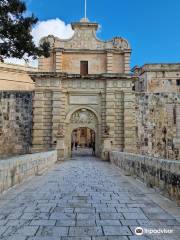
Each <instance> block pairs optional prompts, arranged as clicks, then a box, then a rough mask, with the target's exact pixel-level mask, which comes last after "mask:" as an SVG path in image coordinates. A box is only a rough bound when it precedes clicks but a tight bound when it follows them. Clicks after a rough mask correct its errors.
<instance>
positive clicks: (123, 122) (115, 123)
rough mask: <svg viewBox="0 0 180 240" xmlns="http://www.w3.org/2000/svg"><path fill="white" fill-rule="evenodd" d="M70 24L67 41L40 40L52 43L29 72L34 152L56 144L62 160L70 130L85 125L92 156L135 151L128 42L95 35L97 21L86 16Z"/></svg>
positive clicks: (68, 154)
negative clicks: (36, 67) (32, 89)
mask: <svg viewBox="0 0 180 240" xmlns="http://www.w3.org/2000/svg"><path fill="white" fill-rule="evenodd" d="M72 28H73V30H74V35H73V37H72V38H71V39H68V40H61V39H59V38H57V37H54V36H48V37H47V38H44V39H42V41H46V40H48V41H49V42H50V43H51V56H50V57H49V58H48V59H45V58H40V59H39V72H38V73H32V74H31V77H32V78H33V80H34V81H35V98H34V117H33V151H42V150H47V149H50V148H57V149H58V150H59V158H60V159H64V158H65V157H68V156H70V154H71V139H72V133H73V131H74V130H76V129H79V128H88V129H90V130H93V131H94V134H95V151H96V155H98V156H100V155H101V156H102V157H104V158H106V152H107V151H108V150H109V149H118V150H121V151H123V150H125V151H130V152H134V151H135V145H136V144H135V114H134V110H135V108H134V103H135V96H134V93H133V91H132V85H133V82H134V81H135V79H136V77H134V76H133V75H132V74H131V73H130V55H131V48H130V45H129V43H128V42H127V40H125V39H123V38H119V37H115V38H113V39H112V40H110V41H106V42H105V41H101V40H99V39H97V37H96V31H97V29H98V24H97V23H91V22H89V21H88V20H87V19H82V20H81V21H80V22H77V23H72ZM62 146H63V147H62ZM103 154H104V155H103Z"/></svg>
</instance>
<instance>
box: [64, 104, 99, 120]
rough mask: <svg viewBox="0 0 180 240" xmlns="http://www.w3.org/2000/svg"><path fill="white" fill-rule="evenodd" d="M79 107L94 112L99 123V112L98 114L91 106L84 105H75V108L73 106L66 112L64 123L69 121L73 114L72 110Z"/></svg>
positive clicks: (76, 109)
mask: <svg viewBox="0 0 180 240" xmlns="http://www.w3.org/2000/svg"><path fill="white" fill-rule="evenodd" d="M81 109H87V110H89V111H91V112H93V113H94V114H95V116H96V117H97V120H98V123H99V124H100V123H101V117H100V116H99V114H98V113H97V112H96V111H95V110H94V109H93V108H91V107H87V106H85V107H82V106H81V107H75V108H73V109H72V110H71V111H69V112H68V114H67V116H66V119H65V123H69V122H70V118H71V116H72V114H73V113H74V112H76V111H78V110H81Z"/></svg>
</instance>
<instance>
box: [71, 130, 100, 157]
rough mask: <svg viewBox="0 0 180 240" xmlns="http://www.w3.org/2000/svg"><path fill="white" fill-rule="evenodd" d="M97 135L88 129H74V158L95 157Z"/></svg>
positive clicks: (72, 137)
mask: <svg viewBox="0 0 180 240" xmlns="http://www.w3.org/2000/svg"><path fill="white" fill-rule="evenodd" d="M95 144H96V135H95V131H94V130H92V129H90V128H88V127H80V128H77V129H74V130H73V131H72V134H71V153H72V156H88V155H94V156H95V146H96V145H95Z"/></svg>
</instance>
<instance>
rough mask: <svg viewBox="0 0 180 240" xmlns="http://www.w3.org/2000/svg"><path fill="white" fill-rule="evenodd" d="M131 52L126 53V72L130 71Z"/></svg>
mask: <svg viewBox="0 0 180 240" xmlns="http://www.w3.org/2000/svg"><path fill="white" fill-rule="evenodd" d="M130 56H131V54H130V53H125V54H124V73H130Z"/></svg>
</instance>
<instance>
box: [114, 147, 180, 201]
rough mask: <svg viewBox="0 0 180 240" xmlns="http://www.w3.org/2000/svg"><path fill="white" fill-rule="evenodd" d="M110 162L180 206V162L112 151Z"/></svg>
mask: <svg viewBox="0 0 180 240" xmlns="http://www.w3.org/2000/svg"><path fill="white" fill-rule="evenodd" d="M110 161H111V162H112V163H113V164H115V165H116V166H118V167H119V168H121V169H122V170H124V171H125V173H126V174H129V175H131V176H134V177H137V178H139V179H140V180H142V181H143V182H145V183H146V184H147V186H149V187H153V188H157V189H159V190H160V191H162V192H163V193H165V195H166V196H168V197H170V198H171V199H174V200H176V201H177V202H178V204H180V161H178V160H168V159H159V158H155V157H150V156H145V155H137V154H132V153H125V152H118V151H112V152H111V153H110Z"/></svg>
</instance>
